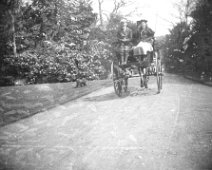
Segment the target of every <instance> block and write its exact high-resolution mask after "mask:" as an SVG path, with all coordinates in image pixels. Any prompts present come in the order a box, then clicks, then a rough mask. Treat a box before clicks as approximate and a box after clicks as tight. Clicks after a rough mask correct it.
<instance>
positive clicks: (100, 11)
mask: <svg viewBox="0 0 212 170" xmlns="http://www.w3.org/2000/svg"><path fill="white" fill-rule="evenodd" d="M98 2H99V18H100V25H101V26H103V18H102V2H103V1H101V0H98Z"/></svg>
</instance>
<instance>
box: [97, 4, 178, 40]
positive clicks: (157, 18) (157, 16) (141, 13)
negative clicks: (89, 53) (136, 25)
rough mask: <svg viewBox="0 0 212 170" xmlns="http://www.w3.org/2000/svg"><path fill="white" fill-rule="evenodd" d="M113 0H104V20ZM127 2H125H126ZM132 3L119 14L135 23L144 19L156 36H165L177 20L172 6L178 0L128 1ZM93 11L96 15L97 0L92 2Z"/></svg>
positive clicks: (175, 10)
mask: <svg viewBox="0 0 212 170" xmlns="http://www.w3.org/2000/svg"><path fill="white" fill-rule="evenodd" d="M113 1H114V0H104V3H103V5H102V10H103V13H104V16H105V19H106V15H107V14H109V13H110V12H111V11H112V9H113ZM127 1H128V0H126V2H127ZM129 1H134V3H132V4H131V5H128V6H126V7H123V8H122V9H121V10H120V13H121V14H128V13H130V12H132V11H133V12H132V13H131V16H129V17H128V19H129V20H131V21H133V22H136V20H139V19H141V18H142V17H145V18H146V19H148V21H149V26H150V27H151V28H152V29H153V30H156V36H160V35H165V34H167V33H169V29H170V28H172V27H173V24H175V23H176V22H178V21H179V20H178V19H177V18H176V16H178V11H177V9H176V8H175V7H174V4H175V3H177V2H178V1H179V0H129ZM93 8H94V11H95V12H97V13H98V0H93Z"/></svg>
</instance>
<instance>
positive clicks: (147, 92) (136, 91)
mask: <svg viewBox="0 0 212 170" xmlns="http://www.w3.org/2000/svg"><path fill="white" fill-rule="evenodd" d="M156 94H158V93H157V90H156V89H149V88H148V89H144V88H135V87H129V89H128V92H127V93H124V94H123V95H122V96H121V97H118V96H117V95H116V94H115V91H113V92H111V93H107V94H103V95H99V96H93V97H87V98H85V99H83V100H84V101H91V102H92V101H96V102H101V101H108V100H116V99H123V98H127V97H137V96H153V95H156Z"/></svg>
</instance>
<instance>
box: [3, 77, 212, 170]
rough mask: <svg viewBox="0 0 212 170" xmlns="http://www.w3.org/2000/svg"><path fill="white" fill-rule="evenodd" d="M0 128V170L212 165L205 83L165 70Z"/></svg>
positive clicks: (175, 169) (194, 169) (211, 113)
mask: <svg viewBox="0 0 212 170" xmlns="http://www.w3.org/2000/svg"><path fill="white" fill-rule="evenodd" d="M129 86H130V88H129V90H130V92H129V94H128V95H126V96H125V97H123V98H118V97H117V96H116V95H115V94H114V91H113V87H109V88H103V89H101V90H99V91H96V92H93V93H91V94H89V95H87V96H84V97H82V98H79V99H78V100H75V101H72V102H70V103H67V104H65V105H61V106H58V107H56V108H54V109H51V110H49V111H46V112H43V113H40V114H37V115H34V116H33V117H30V118H27V119H24V120H21V121H19V122H16V123H14V124H10V125H7V126H5V127H2V128H1V129H0V169H8V170H12V169H14V170H142V169H143V170H209V169H212V87H208V86H204V85H201V84H198V83H194V82H192V81H190V80H187V79H184V78H183V77H180V76H176V75H166V76H165V80H164V86H163V91H162V93H161V94H156V81H155V80H154V79H151V80H150V85H149V89H141V88H139V81H138V79H136V78H135V79H130V82H129Z"/></svg>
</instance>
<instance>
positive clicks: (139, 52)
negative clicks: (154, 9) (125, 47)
mask: <svg viewBox="0 0 212 170" xmlns="http://www.w3.org/2000/svg"><path fill="white" fill-rule="evenodd" d="M137 28H138V30H137V45H136V46H135V47H133V55H134V56H135V57H136V58H137V59H138V61H139V63H140V67H139V68H138V69H139V74H140V76H141V75H145V74H146V72H147V69H146V68H147V67H149V66H150V64H151V62H152V61H153V46H152V44H153V38H154V34H155V33H154V31H153V30H152V29H151V28H149V27H148V25H147V20H146V19H142V20H140V21H137ZM145 81H148V80H147V79H146V80H145ZM143 86H145V87H146V88H147V83H144V80H143V78H141V87H143Z"/></svg>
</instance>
